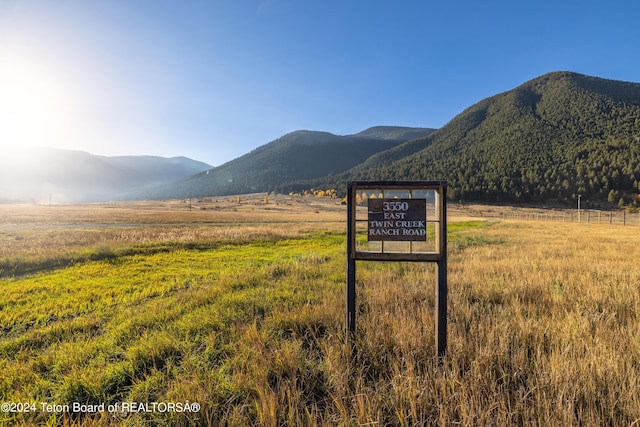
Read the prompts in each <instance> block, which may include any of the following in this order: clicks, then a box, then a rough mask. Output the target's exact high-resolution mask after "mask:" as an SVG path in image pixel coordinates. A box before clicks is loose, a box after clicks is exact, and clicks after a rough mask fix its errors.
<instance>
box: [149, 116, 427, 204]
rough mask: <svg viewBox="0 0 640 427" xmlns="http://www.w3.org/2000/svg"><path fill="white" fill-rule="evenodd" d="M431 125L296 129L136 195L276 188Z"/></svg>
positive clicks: (329, 170) (341, 167)
mask: <svg viewBox="0 0 640 427" xmlns="http://www.w3.org/2000/svg"><path fill="white" fill-rule="evenodd" d="M431 132H433V129H423V128H403V127H397V126H379V127H375V128H370V129H367V130H365V131H363V132H360V133H358V134H355V135H348V136H339V135H333V134H331V133H328V132H316V131H306V130H300V131H295V132H291V133H289V134H287V135H284V136H282V137H280V138H278V139H276V140H274V141H272V142H270V143H268V144H265V145H263V146H261V147H258V148H256V149H255V150H253V151H251V152H250V153H247V154H245V155H243V156H241V157H239V158H237V159H235V160H232V161H230V162H228V163H225V164H224V165H221V166H219V167H216V168H213V169H211V170H208V171H206V172H203V173H200V174H197V175H195V176H193V177H190V178H188V179H185V180H182V181H180V182H177V183H172V184H170V185H164V186H160V187H157V188H154V189H151V190H149V191H146V192H144V193H141V194H139V196H140V197H144V198H176V197H185V196H186V195H188V194H192V195H193V196H219V195H228V194H242V193H253V192H263V191H279V190H280V189H281V186H282V185H283V184H285V183H288V182H292V181H298V180H305V179H312V178H317V177H323V176H327V175H332V174H336V173H340V172H344V171H345V170H348V169H349V168H352V167H354V166H355V165H358V164H360V163H362V162H363V161H365V160H366V159H367V158H369V157H370V156H372V155H373V154H375V153H378V152H380V151H384V150H387V149H389V148H393V147H395V146H397V145H399V144H402V143H404V142H406V141H407V140H408V139H411V138H414V137H422V136H425V135H428V134H429V133H431Z"/></svg>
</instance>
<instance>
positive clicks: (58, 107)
mask: <svg viewBox="0 0 640 427" xmlns="http://www.w3.org/2000/svg"><path fill="white" fill-rule="evenodd" d="M2 56H3V66H2V67H0V156H2V157H5V158H6V157H10V156H12V155H14V154H18V153H20V152H21V151H23V150H24V148H26V147H29V146H33V145H41V146H47V145H52V146H53V145H56V142H57V141H58V140H61V139H62V138H64V137H65V136H67V134H68V129H69V127H70V126H69V125H70V123H71V120H70V119H71V114H70V111H71V110H70V108H69V105H70V103H69V95H68V93H66V92H65V91H64V90H63V87H64V86H63V85H62V84H60V82H59V81H56V80H55V79H54V78H53V76H52V75H51V73H50V72H47V71H46V70H43V69H41V68H42V67H37V66H36V65H35V64H33V63H28V62H26V61H24V60H21V58H18V57H15V56H14V57H12V56H11V55H5V54H4V52H2Z"/></svg>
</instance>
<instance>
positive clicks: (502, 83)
mask: <svg viewBox="0 0 640 427" xmlns="http://www.w3.org/2000/svg"><path fill="white" fill-rule="evenodd" d="M638 16H640V2H638V1H636V0H626V1H620V0H609V1H606V2H605V1H588V0H582V1H573V0H553V1H547V0H541V1H536V2H520V1H513V0H508V1H502V0H500V1H491V0H485V1H471V0H467V1H460V0H446V1H434V0H424V1H402V0H400V1H390V0H387V1H378V0H372V1H364V0H362V1H355V0H339V1H338V0H336V1H334V0H323V1H308V0H255V1H253V0H225V1H222V0H220V1H218V0H210V1H196V0H185V1H178V0H172V1H167V0H91V1H84V0H0V155H2V151H3V150H4V151H5V152H8V151H11V150H14V149H15V147H17V146H20V145H21V146H25V145H45V146H53V147H59V148H68V149H78V150H84V151H88V152H91V153H93V154H101V155H140V154H149V155H160V156H166V157H171V156H178V155H184V156H188V157H191V158H194V159H197V160H202V161H205V162H207V163H210V164H212V165H220V164H222V163H224V162H226V161H229V160H231V159H233V158H236V157H238V156H240V155H242V154H245V153H246V152H248V151H250V150H252V149H254V148H256V147H258V146H260V145H263V144H265V143H267V142H270V141H272V140H274V139H276V138H278V137H279V136H282V135H284V134H286V133H288V132H292V131H294V130H298V129H307V130H322V131H328V132H332V133H335V134H340V135H345V134H351V133H357V132H359V131H361V130H364V129H366V128H368V127H370V126H376V125H399V126H416V127H434V128H437V127H441V126H443V125H445V124H446V123H447V122H448V121H450V120H451V119H452V118H454V117H455V116H456V115H457V114H459V113H460V112H462V111H463V110H464V109H465V108H467V107H469V106H471V105H472V104H474V103H476V102H478V101H480V100H481V99H484V98H486V97H488V96H492V95H495V94H497V93H500V92H504V91H507V90H510V89H512V88H514V87H516V86H518V85H520V84H522V83H524V82H525V81H527V80H530V79H532V78H535V77H537V76H539V75H541V74H544V73H547V72H550V71H559V70H566V71H575V72H578V73H583V74H588V75H592V76H597V77H603V78H608V79H614V80H624V81H633V82H640V23H639V22H638Z"/></svg>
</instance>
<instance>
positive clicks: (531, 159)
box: [309, 72, 640, 204]
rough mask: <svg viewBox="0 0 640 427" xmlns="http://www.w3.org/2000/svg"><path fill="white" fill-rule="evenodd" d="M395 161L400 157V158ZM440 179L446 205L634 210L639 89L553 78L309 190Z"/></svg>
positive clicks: (488, 102)
mask: <svg viewBox="0 0 640 427" xmlns="http://www.w3.org/2000/svg"><path fill="white" fill-rule="evenodd" d="M403 154H406V155H405V156H403ZM348 179H376V180H404V179H411V180H415V179H445V180H447V181H448V183H449V196H450V198H451V199H453V200H482V201H504V202H519V201H545V200H549V199H557V200H564V201H570V200H575V198H576V197H577V195H578V194H580V195H582V197H583V199H582V200H583V201H585V202H586V203H589V202H591V203H606V202H607V201H609V202H615V203H619V202H620V199H621V198H622V199H623V202H624V203H627V204H628V203H632V202H634V201H637V197H638V196H637V194H638V193H639V192H640V189H639V187H640V84H638V83H626V82H619V81H612V80H604V79H600V78H595V77H588V76H584V75H580V74H575V73H569V72H554V73H549V74H546V75H543V76H541V77H539V78H536V79H534V80H531V81H529V82H527V83H525V84H523V85H521V86H519V87H517V88H515V89H513V90H511V91H508V92H505V93H502V94H499V95H496V96H493V97H491V98H487V99H485V100H483V101H481V102H479V103H477V104H475V105H473V106H472V107H470V108H468V109H467V110H465V111H464V112H462V113H461V114H460V115H458V116H457V117H455V118H454V119H453V120H451V122H449V123H448V124H447V125H445V126H444V127H442V128H441V129H439V130H438V131H436V132H434V133H433V134H431V135H429V136H427V137H425V138H423V139H421V140H417V141H411V142H409V143H406V144H403V145H399V146H397V147H395V148H393V149H392V150H389V151H385V152H381V153H379V154H377V155H376V156H373V157H371V158H370V159H369V160H368V161H367V162H364V163H363V164H361V165H358V166H357V167H355V168H353V169H351V170H350V171H348V172H347V173H345V174H341V175H338V176H335V177H331V178H330V179H324V180H321V181H315V182H311V183H309V185H311V186H314V185H315V186H330V187H336V188H343V187H344V185H345V182H346V181H347V180H348Z"/></svg>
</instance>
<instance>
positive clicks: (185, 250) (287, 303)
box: [0, 197, 640, 426]
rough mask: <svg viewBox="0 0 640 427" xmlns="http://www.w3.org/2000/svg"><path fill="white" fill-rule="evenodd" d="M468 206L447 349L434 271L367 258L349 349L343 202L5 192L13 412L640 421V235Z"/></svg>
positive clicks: (41, 420)
mask: <svg viewBox="0 0 640 427" xmlns="http://www.w3.org/2000/svg"><path fill="white" fill-rule="evenodd" d="M451 213H452V215H451V220H452V224H451V225H450V227H449V242H450V243H449V263H448V267H449V273H448V277H449V347H448V355H447V357H446V358H445V359H444V360H443V361H442V363H439V361H438V360H437V358H436V356H435V349H434V318H433V316H434V309H433V307H434V297H435V293H434V286H435V284H434V282H435V279H434V274H435V267H434V265H431V264H421V263H382V262H377V263H373V262H359V263H358V278H357V279H358V280H357V282H358V283H357V286H358V306H359V311H360V314H359V318H358V339H357V342H356V344H355V349H356V351H355V354H354V355H353V357H352V358H349V352H348V351H347V350H348V349H347V347H346V345H345V336H344V329H345V311H346V309H345V298H346V296H345V294H346V292H345V283H346V260H345V224H344V221H345V214H344V207H342V206H340V205H337V204H336V203H334V202H333V201H324V202H320V201H314V200H302V199H298V200H297V199H291V198H281V199H280V200H278V199H273V200H270V201H269V204H265V203H264V201H263V200H262V199H261V198H258V197H254V198H253V199H251V198H248V199H246V200H242V201H241V202H240V203H238V202H237V200H235V199H233V200H231V201H230V200H224V199H219V200H207V201H200V202H198V209H197V210H191V211H189V210H188V206H186V205H185V202H184V201H180V202H172V203H166V204H126V205H118V206H107V205H91V206H54V207H51V208H49V207H43V206H40V207H25V206H21V207H16V206H12V207H9V206H0V269H2V273H1V277H0V403H2V402H13V404H10V406H3V411H2V412H0V421H1V422H3V423H4V424H6V425H51V426H55V425H64V426H75V425H78V426H79V425H99V426H107V425H109V426H110V425H118V426H120V425H126V426H147V425H184V426H186V425H203V426H209V425H213V426H216V425H273V426H277V425H347V426H351V425H354V426H355V425H467V426H476V425H559V426H566V425H612V426H619V425H637V424H638V423H640V322H639V320H640V319H639V316H638V315H639V310H640V308H639V307H640V265H639V264H638V262H637V260H638V258H639V256H640V250H639V249H638V245H637V242H636V239H635V237H636V233H637V229H636V228H633V227H628V226H627V227H624V226H617V225H608V224H607V225H597V224H570V223H566V224H565V223H553V222H536V221H527V222H522V221H501V222H487V221H478V220H475V221H471V218H468V217H466V216H463V215H464V212H456V211H455V210H453V209H452V210H451ZM480 219H481V218H480ZM25 403H26V404H27V405H24V404H25ZM194 403H197V404H198V406H197V407H194V406H192V405H193V404H194ZM81 404H82V405H87V406H82V407H80V408H76V409H79V410H77V411H75V412H74V405H81ZM101 405H103V406H101ZM170 405H171V406H170ZM196 410H197V411H196ZM27 411H28V412H27Z"/></svg>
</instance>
